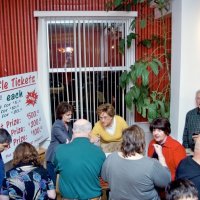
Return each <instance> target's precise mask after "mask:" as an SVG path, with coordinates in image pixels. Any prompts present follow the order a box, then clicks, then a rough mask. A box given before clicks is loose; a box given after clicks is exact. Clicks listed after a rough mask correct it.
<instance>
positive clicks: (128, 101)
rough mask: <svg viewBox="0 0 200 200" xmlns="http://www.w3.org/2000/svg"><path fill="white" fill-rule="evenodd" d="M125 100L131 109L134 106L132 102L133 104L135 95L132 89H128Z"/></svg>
mask: <svg viewBox="0 0 200 200" xmlns="http://www.w3.org/2000/svg"><path fill="white" fill-rule="evenodd" d="M125 102H126V105H127V107H128V108H129V109H131V108H132V104H133V96H132V94H131V91H128V92H127V93H126V95H125Z"/></svg>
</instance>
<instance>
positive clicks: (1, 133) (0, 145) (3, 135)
mask: <svg viewBox="0 0 200 200" xmlns="http://www.w3.org/2000/svg"><path fill="white" fill-rule="evenodd" d="M11 141H12V138H11V135H10V134H9V133H8V131H7V130H6V129H4V128H0V188H1V186H2V182H3V179H4V176H5V169H4V162H3V159H2V156H1V153H2V152H3V151H4V150H5V149H6V148H8V146H9V144H10V143H11Z"/></svg>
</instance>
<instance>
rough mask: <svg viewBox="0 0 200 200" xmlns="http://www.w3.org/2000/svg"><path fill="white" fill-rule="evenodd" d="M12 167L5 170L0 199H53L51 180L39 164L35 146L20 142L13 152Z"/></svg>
mask: <svg viewBox="0 0 200 200" xmlns="http://www.w3.org/2000/svg"><path fill="white" fill-rule="evenodd" d="M13 166H14V167H13V168H12V169H10V170H9V171H7V172H6V178H5V179H4V181H3V185H2V188H1V191H0V199H1V200H7V199H13V200H14V199H27V200H33V199H40V200H47V199H49V198H51V199H55V197H56V192H55V187H54V184H53V181H52V180H51V178H50V177H49V174H48V172H47V170H46V169H45V168H44V167H43V166H42V165H41V164H40V161H39V155H38V152H37V150H36V149H35V147H34V146H33V145H31V144H29V143H27V142H23V143H20V144H19V145H18V146H17V147H16V149H15V151H14V154H13Z"/></svg>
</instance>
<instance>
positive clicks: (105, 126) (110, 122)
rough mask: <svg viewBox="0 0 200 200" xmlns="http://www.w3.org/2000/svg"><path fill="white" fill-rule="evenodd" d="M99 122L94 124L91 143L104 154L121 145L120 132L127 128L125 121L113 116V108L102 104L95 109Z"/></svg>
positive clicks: (107, 104)
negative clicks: (99, 147)
mask: <svg viewBox="0 0 200 200" xmlns="http://www.w3.org/2000/svg"><path fill="white" fill-rule="evenodd" d="M97 115H98V116H99V121H98V122H97V123H96V124H95V126H94V128H93V129H92V133H91V140H90V141H91V142H93V143H98V142H100V145H101V147H102V149H103V150H104V151H105V152H111V151H115V150H117V147H118V146H119V145H120V143H121V139H122V131H123V130H124V129H125V128H127V127H128V125H127V123H126V121H125V120H124V119H123V118H122V117H120V116H118V115H115V109H114V107H113V106H112V105H111V104H109V103H106V104H102V105H100V106H99V107H98V108H97Z"/></svg>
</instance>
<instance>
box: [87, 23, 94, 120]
mask: <svg viewBox="0 0 200 200" xmlns="http://www.w3.org/2000/svg"><path fill="white" fill-rule="evenodd" d="M87 31H88V32H87V42H88V48H87V52H88V53H87V54H88V67H89V68H90V67H91V64H90V22H89V21H88V26H87ZM89 81H90V83H91V72H89ZM91 92H92V89H91V84H89V93H88V95H89V109H90V110H92V98H93V97H92V94H91ZM89 119H92V113H91V112H90V115H89Z"/></svg>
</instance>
